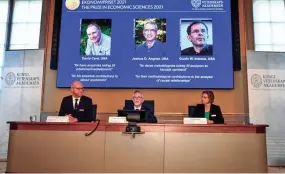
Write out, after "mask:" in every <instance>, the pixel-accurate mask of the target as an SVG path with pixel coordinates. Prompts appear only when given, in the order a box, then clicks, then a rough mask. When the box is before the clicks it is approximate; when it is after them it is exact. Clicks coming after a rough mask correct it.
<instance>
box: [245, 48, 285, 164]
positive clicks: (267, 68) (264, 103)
mask: <svg viewBox="0 0 285 174" xmlns="http://www.w3.org/2000/svg"><path fill="white" fill-rule="evenodd" d="M247 66H248V95H249V96H248V97H249V116H250V121H251V122H252V123H253V124H267V125H269V127H268V128H267V156H268V165H271V166H282V165H285V127H284V125H285V119H284V118H285V107H284V106H285V54H284V53H269V52H254V51H248V52H247Z"/></svg>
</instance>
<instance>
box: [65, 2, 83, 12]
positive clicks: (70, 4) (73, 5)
mask: <svg viewBox="0 0 285 174" xmlns="http://www.w3.org/2000/svg"><path fill="white" fill-rule="evenodd" d="M79 5H80V0H66V1H65V6H66V8H67V9H68V10H76V9H77V8H78V7H79Z"/></svg>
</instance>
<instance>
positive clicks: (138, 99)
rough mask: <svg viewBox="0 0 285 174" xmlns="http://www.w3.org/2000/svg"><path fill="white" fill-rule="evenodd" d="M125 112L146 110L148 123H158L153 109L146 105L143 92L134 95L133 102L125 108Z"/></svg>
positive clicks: (136, 92)
mask: <svg viewBox="0 0 285 174" xmlns="http://www.w3.org/2000/svg"><path fill="white" fill-rule="evenodd" d="M124 110H144V111H145V113H146V122H147V123H157V119H156V117H155V116H154V112H153V108H150V107H149V106H147V105H146V104H144V95H143V93H142V92H141V91H138V90H136V91H135V92H134V94H133V102H132V103H131V104H128V105H126V106H125V107H124Z"/></svg>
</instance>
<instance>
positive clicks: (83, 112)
mask: <svg viewBox="0 0 285 174" xmlns="http://www.w3.org/2000/svg"><path fill="white" fill-rule="evenodd" d="M70 91H71V93H72V95H70V96H66V97H64V98H63V99H62V102H61V106H60V111H59V114H58V115H59V116H68V117H69V122H90V121H93V117H92V114H93V111H92V99H91V98H89V97H86V96H84V95H83V92H84V88H83V85H82V83H81V82H79V81H74V82H73V83H72V84H71V88H70Z"/></svg>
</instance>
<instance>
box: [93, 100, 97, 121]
mask: <svg viewBox="0 0 285 174" xmlns="http://www.w3.org/2000/svg"><path fill="white" fill-rule="evenodd" d="M92 111H93V114H92V116H93V121H96V116H97V104H93V105H92Z"/></svg>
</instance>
